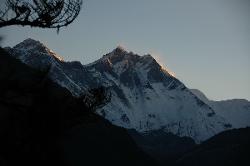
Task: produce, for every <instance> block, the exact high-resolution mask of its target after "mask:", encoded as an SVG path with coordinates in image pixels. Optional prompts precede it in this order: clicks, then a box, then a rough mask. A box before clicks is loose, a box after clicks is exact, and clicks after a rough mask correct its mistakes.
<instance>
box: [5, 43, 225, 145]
mask: <svg viewBox="0 0 250 166" xmlns="http://www.w3.org/2000/svg"><path fill="white" fill-rule="evenodd" d="M7 50H8V51H9V52H10V53H11V54H12V55H13V56H15V57H16V58H18V59H20V60H21V61H23V62H24V63H26V64H28V65H29V66H32V67H34V68H38V69H40V70H47V71H48V75H49V76H50V78H51V79H52V80H54V81H55V82H57V83H58V84H60V85H61V86H63V87H66V88H67V89H68V90H70V91H71V93H72V94H73V95H75V96H79V95H81V94H82V93H84V92H86V90H87V89H91V88H94V87H99V86H104V87H106V88H107V89H108V90H109V92H110V93H111V101H110V102H109V103H108V104H106V105H105V106H104V107H102V108H100V109H98V110H97V112H96V113H97V114H99V115H101V116H103V117H105V118H106V119H108V120H109V121H110V122H112V123H113V124H115V125H117V126H122V127H125V128H128V129H136V130H137V131H139V132H142V133H144V132H150V131H153V130H158V129H161V130H164V131H166V132H171V133H173V134H176V135H178V136H188V137H191V138H193V139H194V140H195V141H196V142H201V141H204V140H206V139H208V138H210V137H212V136H213V135H215V134H217V133H219V132H221V131H224V130H226V129H228V128H230V125H229V124H228V122H227V121H226V120H225V119H224V118H223V117H221V116H219V115H217V114H216V112H215V110H214V109H213V108H212V107H211V106H209V105H208V104H206V103H205V102H204V101H202V100H201V99H199V98H198V97H197V96H196V95H194V94H193V93H192V92H191V91H190V90H189V89H188V88H186V87H185V85H184V84H183V83H181V82H180V81H179V80H178V79H177V78H175V77H173V76H172V75H171V74H170V73H169V72H168V71H167V70H165V69H164V68H162V67H161V66H160V65H159V64H158V63H157V62H156V60H155V59H154V58H153V57H152V56H151V55H144V56H139V55H137V54H134V53H132V52H128V51H126V50H124V49H123V48H121V47H117V48H116V49H114V50H113V51H112V52H110V53H108V54H106V55H104V56H103V57H102V58H101V59H99V60H97V61H95V62H93V63H91V64H89V65H85V66H84V65H81V63H79V62H64V61H62V60H61V59H60V58H57V55H56V54H55V53H53V52H51V51H49V49H47V48H46V47H45V46H44V45H43V44H41V43H40V42H37V41H34V40H32V39H27V40H25V41H24V42H22V43H20V44H18V45H17V46H15V47H13V48H7Z"/></svg>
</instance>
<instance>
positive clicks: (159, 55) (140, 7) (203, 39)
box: [0, 0, 250, 100]
mask: <svg viewBox="0 0 250 166" xmlns="http://www.w3.org/2000/svg"><path fill="white" fill-rule="evenodd" d="M0 35H4V36H5V40H4V41H3V43H2V44H3V45H4V46H7V45H10V46H13V45H15V44H17V43H19V42H21V41H22V40H24V39H26V38H28V37H30V38H34V39H36V40H40V41H42V42H44V43H45V44H46V45H47V46H48V47H49V48H51V49H52V50H54V51H55V52H57V53H58V54H60V55H61V56H62V57H63V58H64V59H65V60H68V61H73V60H78V61H81V62H82V63H83V64H87V63H90V62H92V61H94V60H97V59H99V58H100V57H101V56H102V55H103V54H106V53H108V52H110V51H111V50H112V49H114V48H115V47H116V46H117V45H123V46H124V47H126V48H127V49H128V50H129V51H133V52H136V53H139V54H146V53H152V54H153V56H155V57H156V59H158V60H159V62H160V63H161V64H162V65H163V66H165V67H167V68H168V69H170V70H171V71H172V72H174V73H175V75H176V77H177V78H179V79H180V80H181V81H183V82H184V83H185V84H186V85H187V86H188V87H189V88H197V89H200V90H201V91H203V92H204V93H205V94H206V95H207V96H208V97H209V98H211V99H215V100H221V99H231V98H246V99H248V100H250V1H249V0H84V6H83V9H82V11H81V13H80V15H79V16H78V18H77V20H76V21H75V22H73V24H71V25H69V26H68V27H67V28H63V29H61V31H60V33H59V35H57V33H56V30H51V29H46V30H45V29H38V28H30V27H24V28H23V27H15V26H12V27H7V28H2V29H0Z"/></svg>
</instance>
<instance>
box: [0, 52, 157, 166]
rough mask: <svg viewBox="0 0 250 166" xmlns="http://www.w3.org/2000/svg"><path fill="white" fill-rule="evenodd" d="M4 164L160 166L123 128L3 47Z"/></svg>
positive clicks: (0, 142)
mask: <svg viewBox="0 0 250 166" xmlns="http://www.w3.org/2000/svg"><path fill="white" fill-rule="evenodd" d="M0 135H1V137H0V165H3V166H9V165H99V164H103V165H133V164H138V165H156V164H155V163H154V161H153V160H152V159H150V157H148V156H147V155H146V154H144V153H143V152H142V151H141V150H140V149H139V148H137V146H136V144H135V143H134V141H133V140H132V139H131V137H130V136H129V135H128V134H127V131H126V130H125V129H123V128H120V127H116V126H113V125H111V124H110V123H109V122H108V121H107V120H104V119H103V118H101V117H100V116H98V115H95V114H94V113H92V110H89V108H88V107H87V106H86V105H85V104H84V103H83V102H82V100H81V99H80V98H75V97H73V96H72V95H71V93H70V92H69V91H68V90H66V89H64V88H62V87H60V86H58V85H57V84H56V83H54V82H52V81H51V80H50V79H48V78H47V77H46V73H45V72H40V71H37V70H34V69H31V68H30V67H28V66H26V65H25V64H23V63H21V62H20V61H18V60H16V59H15V58H13V57H11V56H9V55H8V53H6V52H5V51H4V50H3V49H1V48H0Z"/></svg>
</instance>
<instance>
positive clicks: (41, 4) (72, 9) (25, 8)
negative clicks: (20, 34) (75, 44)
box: [0, 0, 82, 30]
mask: <svg viewBox="0 0 250 166" xmlns="http://www.w3.org/2000/svg"><path fill="white" fill-rule="evenodd" d="M81 7H82V0H6V3H5V7H4V9H2V10H0V28H1V27H5V26H10V25H21V26H31V27H40V28H57V29H58V30H59V28H61V27H63V26H67V25H69V24H70V23H72V22H73V21H74V20H75V19H76V17H77V16H78V15H79V13H80V10H81Z"/></svg>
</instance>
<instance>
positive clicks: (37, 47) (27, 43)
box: [13, 38, 63, 61]
mask: <svg viewBox="0 0 250 166" xmlns="http://www.w3.org/2000/svg"><path fill="white" fill-rule="evenodd" d="M13 48H14V49H18V50H25V51H31V52H40V53H45V54H48V55H50V56H53V57H55V58H56V59H58V60H59V61H63V58H61V57H60V56H59V55H57V54H56V53H55V52H53V51H52V50H50V49H49V48H48V47H46V46H45V45H44V44H43V43H41V42H40V41H38V40H34V39H32V38H28V39H25V40H24V41H22V42H21V43H19V44H17V45H16V46H14V47H13Z"/></svg>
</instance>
